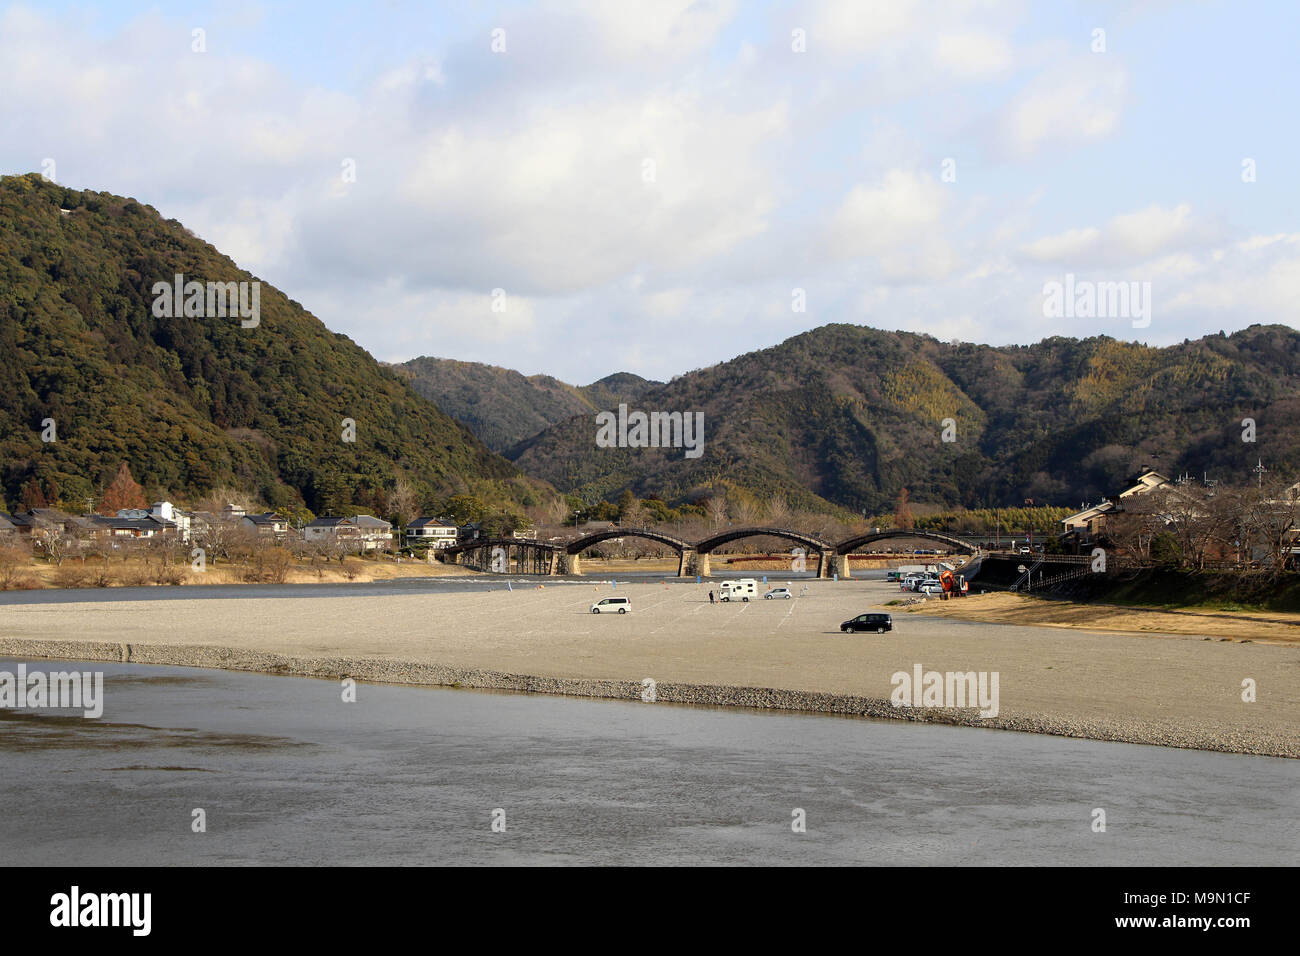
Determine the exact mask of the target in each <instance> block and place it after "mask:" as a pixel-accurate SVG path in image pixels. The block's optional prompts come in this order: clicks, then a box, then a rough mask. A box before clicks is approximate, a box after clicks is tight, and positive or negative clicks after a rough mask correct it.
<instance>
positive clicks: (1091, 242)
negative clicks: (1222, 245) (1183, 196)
mask: <svg viewBox="0 0 1300 956" xmlns="http://www.w3.org/2000/svg"><path fill="white" fill-rule="evenodd" d="M1214 233H1215V230H1214V229H1213V228H1212V227H1211V226H1210V225H1209V224H1207V223H1201V222H1197V221H1195V220H1194V219H1193V217H1192V207H1191V206H1190V205H1189V204H1188V203H1180V204H1178V205H1177V206H1174V207H1172V208H1169V207H1165V206H1160V205H1158V204H1152V205H1150V206H1147V207H1146V208H1145V209H1139V210H1137V211H1135V212H1129V213H1122V214H1120V215H1117V216H1114V217H1112V218H1111V219H1110V220H1109V221H1108V222H1107V223H1106V226H1105V228H1097V227H1095V226H1088V227H1085V228H1080V229H1070V230H1067V231H1065V232H1062V233H1059V234H1057V235H1054V236H1045V237H1043V238H1041V239H1037V240H1035V241H1033V242H1030V243H1028V244H1026V245H1025V246H1023V247H1022V249H1021V252H1022V253H1023V254H1024V255H1025V256H1027V257H1028V258H1030V259H1032V260H1034V261H1036V262H1056V263H1064V264H1066V265H1070V266H1074V267H1082V266H1089V265H1123V264H1135V263H1141V262H1145V261H1147V260H1149V259H1151V258H1153V257H1155V256H1157V255H1161V254H1164V253H1166V252H1170V251H1173V250H1177V249H1180V248H1187V247H1191V246H1193V245H1197V244H1202V243H1204V242H1205V241H1207V240H1208V239H1209V238H1211V237H1212V236H1213V235H1214Z"/></svg>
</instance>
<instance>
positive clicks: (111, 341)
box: [0, 175, 544, 513]
mask: <svg viewBox="0 0 1300 956" xmlns="http://www.w3.org/2000/svg"><path fill="white" fill-rule="evenodd" d="M177 274H183V275H184V277H185V279H186V280H187V281H188V280H197V281H199V282H203V283H207V282H241V281H248V282H252V281H255V280H256V277H255V276H252V275H250V274H249V273H247V272H245V271H243V270H241V269H239V268H238V266H236V265H235V263H234V262H232V261H231V260H230V259H228V258H226V257H225V256H223V255H221V254H220V253H219V252H218V251H217V250H216V249H215V248H213V247H212V246H211V245H209V244H208V243H206V242H203V241H202V240H200V239H198V238H196V237H195V236H194V235H193V234H192V233H190V232H189V231H188V230H187V229H185V227H184V226H182V225H181V224H180V223H179V222H176V221H175V220H164V219H163V218H162V216H160V215H159V214H158V212H157V211H156V210H154V209H153V208H152V207H149V206H145V205H142V204H140V203H138V202H135V201H134V200H131V199H124V198H122V197H119V196H113V195H110V194H107V193H97V192H91V191H85V192H82V191H78V190H73V189H68V188H65V187H62V186H59V185H55V184H53V183H50V182H48V181H45V180H43V179H42V178H41V177H39V176H36V175H29V176H11V177H4V178H3V179H0V353H2V354H3V356H4V361H3V362H2V363H0V469H2V473H0V482H2V483H3V492H4V498H5V500H6V502H8V503H10V504H11V506H12V505H13V504H15V503H17V502H18V501H19V500H20V496H21V494H22V491H23V489H25V488H31V487H35V488H37V489H38V490H39V491H40V493H41V494H42V495H43V496H44V497H45V498H47V499H48V500H51V501H54V500H62V501H63V502H65V503H68V504H69V506H79V505H80V504H81V503H82V502H84V501H85V499H86V498H88V497H97V496H98V495H99V494H100V493H101V492H102V490H103V488H104V486H105V485H106V484H107V483H108V481H110V480H111V479H112V477H113V475H114V474H115V473H116V472H117V470H118V468H119V466H120V464H121V463H122V462H124V461H125V462H128V463H129V465H130V469H131V472H132V473H133V474H134V476H135V477H136V479H137V480H139V481H140V482H141V483H142V484H143V485H144V487H145V489H146V491H147V492H148V493H149V494H150V495H151V497H152V496H153V495H167V496H169V497H173V498H176V499H184V498H186V497H187V496H188V497H191V498H193V497H197V496H199V495H202V494H204V493H206V492H207V491H209V490H210V489H212V488H214V487H223V486H226V487H233V488H235V489H240V490H244V491H246V492H247V493H249V494H250V495H252V496H256V497H260V498H261V499H262V500H263V501H265V502H266V503H267V504H268V505H269V506H271V507H285V508H289V507H294V506H300V505H302V504H303V503H305V505H306V506H307V507H308V508H310V509H311V510H312V511H314V512H316V513H325V512H332V513H343V512H345V511H347V510H348V509H351V508H354V507H356V508H365V509H367V510H376V511H380V510H381V509H380V505H381V504H382V502H383V501H384V500H385V496H386V495H387V494H388V492H389V490H390V489H392V488H393V486H394V484H395V483H396V481H397V479H398V478H399V477H400V478H404V479H406V481H407V482H408V483H409V486H410V491H412V492H413V493H414V494H415V496H416V498H417V499H420V501H419V503H421V504H424V505H426V506H436V503H437V500H438V499H439V497H440V496H441V497H445V496H449V495H454V494H457V493H473V494H476V495H478V496H480V497H481V498H482V499H483V500H484V501H488V500H497V501H500V502H506V503H508V502H515V503H525V498H527V497H528V496H529V495H530V494H533V493H534V492H537V491H538V490H539V489H541V488H542V486H540V484H539V483H537V482H533V481H531V480H529V479H525V478H523V477H522V476H520V475H519V474H518V472H517V471H516V470H515V469H514V468H513V467H512V466H511V465H510V463H509V462H507V461H505V460H504V459H502V458H501V457H499V456H497V455H495V454H493V453H492V452H491V451H490V450H489V449H487V448H486V447H485V446H484V445H483V444H482V443H481V442H479V441H478V440H477V439H476V438H475V437H474V436H473V435H472V434H471V433H470V432H469V431H468V430H467V429H466V428H464V427H463V426H462V425H460V424H459V423H458V422H456V421H455V420H453V419H452V418H450V417H449V416H447V415H446V414H444V413H443V412H441V411H440V410H439V409H438V408H436V407H435V406H434V405H433V404H432V403H430V402H429V401H427V400H425V399H424V398H422V397H420V396H419V395H417V394H415V393H414V392H413V391H412V389H411V387H410V385H409V383H408V382H407V381H406V379H405V378H404V377H403V376H401V375H398V374H396V373H395V372H393V371H391V370H390V369H387V368H384V367H383V366H381V365H380V364H379V363H378V362H376V361H375V360H374V359H373V358H372V357H371V356H370V355H369V354H367V353H366V352H365V351H364V350H363V349H361V348H360V347H359V346H357V345H356V344H355V343H353V342H352V341H351V340H350V339H348V338H347V337H346V336H343V335H337V334H335V333H332V332H330V331H329V330H328V329H326V328H325V326H324V325H322V324H321V323H320V322H319V321H318V320H317V319H316V318H315V317H314V316H312V315H311V314H310V313H309V312H307V311H306V310H304V309H303V307H302V306H301V305H299V304H298V303H297V302H294V301H292V300H291V299H289V298H287V297H286V296H285V295H283V294H282V293H281V292H279V291H277V290H276V289H275V288H273V287H272V286H270V285H268V284H267V283H264V282H263V283H261V286H260V322H259V323H258V324H257V325H256V327H244V322H242V321H241V319H240V318H239V317H229V318H207V317H204V316H202V315H194V316H188V317H186V316H180V317H159V316H157V315H155V311H154V308H153V306H154V303H155V298H156V297H155V295H154V291H153V288H154V284H155V283H156V282H166V283H171V282H172V281H173V277H174V276H175V275H177ZM249 288H250V289H251V286H250V287H249ZM345 420H350V421H351V422H353V423H355V424H354V428H355V441H347V440H345V434H346V433H347V432H348V429H349V425H348V422H347V421H345ZM51 426H53V427H52V429H51ZM50 439H53V440H50ZM33 482H34V483H35V484H34V485H33ZM543 493H544V491H543Z"/></svg>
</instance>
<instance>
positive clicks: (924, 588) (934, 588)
mask: <svg viewBox="0 0 1300 956" xmlns="http://www.w3.org/2000/svg"><path fill="white" fill-rule="evenodd" d="M916 590H917V591H918V592H919V593H921V594H942V593H943V585H942V584H940V583H939V582H938V581H926V582H924V583H922V584H921V585H920V586H919V587H918V588H917V589H916Z"/></svg>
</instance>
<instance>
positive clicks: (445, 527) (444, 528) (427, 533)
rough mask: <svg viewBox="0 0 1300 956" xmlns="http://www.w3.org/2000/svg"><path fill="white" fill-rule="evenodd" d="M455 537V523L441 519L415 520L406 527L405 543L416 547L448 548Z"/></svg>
mask: <svg viewBox="0 0 1300 956" xmlns="http://www.w3.org/2000/svg"><path fill="white" fill-rule="evenodd" d="M457 535H458V530H457V528H456V522H454V521H444V520H443V519H442V518H416V519H415V520H413V521H412V522H411V523H410V524H408V525H407V526H406V543H407V544H409V545H416V546H418V547H427V548H450V547H453V546H454V545H455V544H456V538H457Z"/></svg>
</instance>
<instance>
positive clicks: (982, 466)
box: [507, 325, 1300, 513]
mask: <svg viewBox="0 0 1300 956" xmlns="http://www.w3.org/2000/svg"><path fill="white" fill-rule="evenodd" d="M636 407H637V408H641V409H644V410H646V411H666V412H672V411H681V412H688V411H702V412H704V415H705V447H704V453H703V454H702V455H701V456H700V457H698V458H687V457H685V456H684V455H683V453H682V452H681V451H680V450H673V451H668V452H665V451H663V450H659V449H653V448H647V449H628V448H598V447H596V444H595V441H594V436H595V429H596V426H595V421H594V417H593V416H588V415H584V416H580V417H577V418H573V419H570V420H568V421H566V422H564V423H561V424H558V425H556V426H554V427H552V428H550V429H548V430H546V431H545V432H542V433H541V434H540V435H537V436H535V437H533V438H531V439H529V440H527V441H525V442H523V443H521V444H520V445H519V446H517V447H516V448H514V449H512V450H510V451H508V452H507V455H508V457H510V458H512V459H513V460H514V461H515V462H516V464H518V465H519V466H520V467H521V468H523V469H524V470H525V471H527V472H529V473H530V474H533V475H536V476H539V477H543V478H546V479H548V480H549V481H551V482H553V483H554V484H556V485H557V486H558V487H560V488H561V489H563V490H570V489H573V490H577V491H580V492H585V493H587V494H589V495H595V496H599V497H617V496H618V494H619V493H620V492H621V491H622V490H623V489H625V488H628V489H631V490H632V491H634V492H636V493H639V494H642V495H645V494H651V493H653V494H658V495H661V496H662V497H664V498H665V499H669V500H674V499H679V498H692V497H695V496H699V495H701V494H704V493H707V492H708V491H709V490H711V489H716V488H718V487H728V488H733V487H734V488H738V489H743V490H744V491H747V492H749V493H751V494H753V495H754V496H755V497H758V498H760V499H762V498H764V497H766V496H770V495H772V494H774V493H780V494H781V495H782V496H783V497H785V498H786V500H787V501H789V502H790V503H791V504H798V505H799V506H802V507H808V508H820V509H825V508H828V507H829V506H830V505H836V506H840V507H843V508H847V509H851V510H853V511H856V512H859V513H860V512H861V511H862V510H864V509H865V510H867V511H868V512H870V513H888V511H889V509H890V508H891V507H892V505H893V502H894V501H895V500H896V498H897V496H898V493H899V491H900V489H901V488H903V487H907V488H908V489H909V491H910V493H911V497H912V500H913V501H918V502H934V503H938V504H945V505H965V506H967V507H976V506H983V505H989V504H998V505H1003V506H1006V505H1020V504H1023V502H1024V500H1025V499H1026V498H1033V499H1034V500H1035V501H1037V502H1039V503H1050V504H1070V505H1074V504H1078V503H1079V502H1081V501H1094V502H1095V501H1097V500H1099V499H1100V497H1101V496H1102V495H1103V494H1106V493H1110V492H1114V491H1115V490H1116V489H1117V488H1119V487H1122V485H1123V482H1125V480H1126V479H1127V478H1128V477H1129V476H1130V475H1132V474H1134V473H1135V472H1137V471H1139V470H1140V469H1141V468H1143V467H1146V466H1150V465H1154V466H1156V467H1157V468H1159V470H1161V471H1162V472H1164V473H1166V474H1170V475H1171V476H1173V475H1176V474H1178V473H1180V472H1183V471H1186V472H1189V473H1190V474H1192V475H1194V476H1195V477H1197V478H1200V477H1201V476H1202V474H1203V473H1205V472H1208V473H1209V477H1211V478H1218V479H1219V480H1221V481H1228V482H1243V481H1249V480H1252V476H1251V472H1250V469H1251V468H1252V467H1254V466H1255V464H1256V461H1257V460H1258V459H1259V458H1263V460H1264V465H1265V466H1266V467H1268V468H1269V469H1271V472H1270V473H1271V474H1273V475H1292V476H1293V477H1294V478H1300V333H1297V332H1296V331H1295V330H1294V329H1290V328H1286V327H1283V326H1252V327H1251V328H1249V329H1246V330H1244V331H1241V332H1237V333H1235V334H1233V335H1228V336H1225V335H1222V334H1218V335H1211V336H1207V337H1205V338H1204V339H1199V340H1196V341H1189V342H1184V343H1183V344H1181V345H1173V346H1169V347H1166V348H1151V347H1147V346H1144V345H1140V344H1134V343H1128V342H1118V341H1115V340H1113V339H1110V338H1106V337H1097V338H1089V339H1083V340H1079V339H1068V338H1051V339H1046V340H1044V341H1042V342H1039V343H1037V344H1035V345H1031V346H1006V347H996V348H995V347H991V346H986V345H973V344H966V343H959V344H953V343H947V342H940V341H937V340H936V339H934V338H931V337H929V336H925V335H915V334H912V333H907V332H884V331H879V330H876V329H871V328H866V327H862V326H855V325H829V326H824V327H822V328H819V329H814V330H812V331H810V332H807V333H804V334H802V335H798V336H795V337H794V338H791V339H789V340H787V341H786V342H784V343H782V344H780V345H778V346H775V347H773V348H769V349H764V350H762V351H758V352H752V353H749V354H747V355H742V356H740V357H739V358H736V359H733V360H732V361H729V362H724V363H722V364H720V365H716V366H713V367H711V368H707V369H702V370H699V371H695V372H691V373H689V374H686V375H682V376H680V377H678V378H676V379H674V380H673V381H671V382H669V383H668V384H666V385H663V386H660V387H658V388H654V389H652V390H650V391H648V392H646V393H644V394H642V395H641V396H640V398H639V399H638V404H637V406H636ZM1243 418H1252V419H1254V420H1255V423H1256V436H1255V437H1256V439H1257V440H1256V441H1255V442H1253V443H1252V442H1243V441H1242V437H1243V432H1244V429H1243V426H1242V420H1243ZM945 419H952V424H953V426H954V428H953V429H952V430H951V431H950V435H951V437H953V439H954V440H953V441H951V442H945V441H944V440H943V433H944V420H945Z"/></svg>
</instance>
